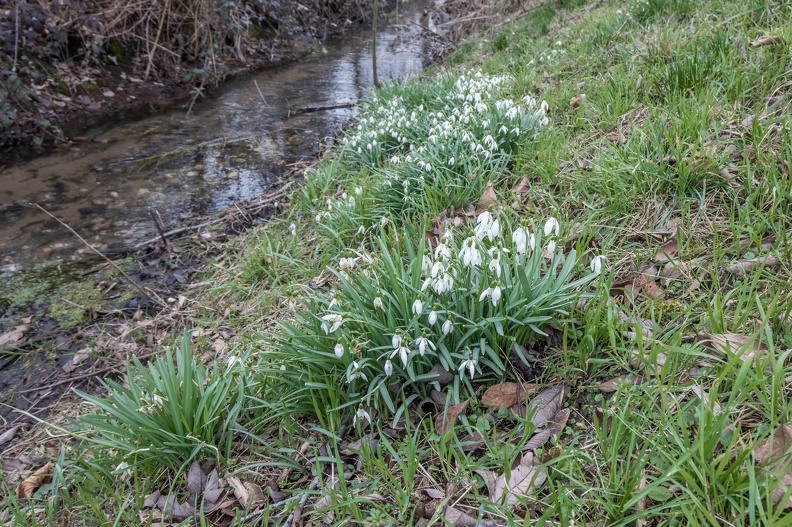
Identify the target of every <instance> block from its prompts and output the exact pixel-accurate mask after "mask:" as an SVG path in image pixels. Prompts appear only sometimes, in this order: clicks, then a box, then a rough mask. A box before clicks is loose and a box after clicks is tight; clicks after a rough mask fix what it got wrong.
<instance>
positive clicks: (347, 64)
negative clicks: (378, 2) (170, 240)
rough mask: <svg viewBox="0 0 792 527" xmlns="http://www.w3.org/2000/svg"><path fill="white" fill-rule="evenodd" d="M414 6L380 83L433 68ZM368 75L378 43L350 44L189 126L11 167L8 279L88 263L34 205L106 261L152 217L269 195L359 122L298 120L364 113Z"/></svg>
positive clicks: (162, 119) (387, 38)
mask: <svg viewBox="0 0 792 527" xmlns="http://www.w3.org/2000/svg"><path fill="white" fill-rule="evenodd" d="M409 5H410V8H409V9H406V10H405V6H404V5H402V6H401V9H402V11H403V12H402V13H396V14H395V15H392V16H391V21H390V23H389V24H387V25H385V26H384V27H382V29H381V30H380V32H379V34H378V38H377V66H378V67H377V69H378V76H379V78H380V80H381V81H386V80H402V79H404V78H406V77H407V76H409V75H410V74H411V73H413V72H416V71H418V70H420V69H421V67H422V62H423V61H424V60H425V59H426V58H427V56H428V53H429V48H430V40H429V39H427V38H426V37H425V36H423V30H422V28H421V27H420V24H421V22H420V17H421V11H422V7H423V6H424V5H425V2H411V3H410V4H409ZM371 70H372V68H371V34H370V32H361V33H358V34H353V35H347V36H344V37H340V38H338V39H335V40H333V41H331V42H326V43H325V45H324V49H323V50H322V51H321V52H317V53H316V54H314V55H313V56H311V57H309V58H307V59H305V60H302V61H300V62H298V63H295V64H292V65H290V66H287V67H283V68H279V69H275V70H268V71H263V72H260V73H257V74H254V75H251V76H248V77H245V78H241V79H238V80H235V81H233V82H231V83H229V84H228V85H227V86H226V87H225V88H224V89H223V90H222V92H221V93H220V94H218V95H217V96H215V97H213V98H212V99H211V100H208V101H205V102H201V103H198V104H196V105H195V106H194V107H193V109H192V112H190V114H189V115H187V113H186V111H185V110H184V109H181V110H174V111H173V112H170V113H167V114H164V115H156V116H152V117H147V118H144V119H141V120H137V121H134V122H127V123H122V124H117V125H109V126H104V127H100V128H96V129H93V130H91V131H90V132H89V133H88V134H86V135H87V136H88V140H87V141H85V142H83V143H80V144H78V145H74V146H72V147H70V148H69V149H67V150H64V151H61V152H56V153H52V154H50V155H46V156H42V157H39V158H36V159H33V160H30V161H27V162H24V163H21V164H17V165H14V166H11V167H10V168H8V169H6V170H4V171H3V172H2V173H0V275H2V274H3V273H8V272H14V271H17V270H20V269H25V268H28V267H30V266H32V265H34V264H36V263H41V262H43V261H47V260H52V259H56V258H57V259H64V260H70V259H74V258H79V257H80V255H81V254H82V253H84V252H86V251H88V249H87V248H86V247H85V246H84V245H83V244H82V243H81V242H80V241H79V240H78V239H77V238H76V237H75V236H73V235H72V234H71V233H69V232H68V231H67V230H66V229H65V228H64V227H62V226H61V225H60V224H58V223H57V222H56V221H54V220H52V219H50V218H49V217H48V216H46V215H45V214H44V213H43V212H41V211H40V210H39V209H37V208H35V207H34V206H32V205H31V204H32V203H38V204H40V205H41V206H42V207H43V208H45V209H47V210H48V211H50V212H51V213H52V214H54V215H55V216H57V217H58V218H60V219H62V220H63V221H65V222H66V223H67V224H69V225H70V226H71V227H72V228H74V229H75V230H76V231H77V232H79V233H80V234H81V235H82V236H83V237H84V238H85V239H86V240H88V241H89V242H90V243H91V244H92V245H94V246H96V247H98V248H103V249H104V248H112V247H128V246H130V245H132V244H134V243H136V242H140V241H142V240H145V239H147V238H150V237H151V236H152V235H156V231H155V227H154V225H153V222H152V220H151V217H150V215H149V211H150V210H156V211H158V212H159V213H160V215H161V217H162V220H163V222H164V224H165V226H166V228H172V227H174V226H176V225H177V224H178V223H179V222H181V221H184V220H187V219H190V218H195V217H196V216H205V215H209V214H212V213H215V212H218V211H220V210H222V209H224V208H225V207H227V206H229V205H231V204H233V203H234V202H236V201H239V200H246V199H251V198H254V197H256V196H257V195H259V194H261V193H262V192H266V191H267V190H268V189H269V188H270V187H271V186H272V185H274V184H275V182H277V180H278V179H279V178H280V177H281V176H282V175H283V174H284V173H285V172H286V171H287V169H288V167H289V166H290V165H292V164H293V163H296V162H299V161H301V160H305V159H310V158H313V157H315V156H316V154H317V152H318V146H319V144H320V142H321V141H322V140H323V139H325V138H326V137H328V136H329V135H331V134H332V133H333V132H334V131H336V130H338V129H339V128H340V127H341V126H342V125H343V124H344V123H345V122H347V121H349V120H350V118H351V117H352V116H353V114H354V111H355V110H354V109H353V108H339V109H332V110H324V111H317V112H310V113H303V114H300V115H295V114H294V110H295V109H299V108H304V107H309V106H329V105H338V104H340V103H348V102H352V103H354V102H357V101H359V100H360V99H361V98H362V97H363V96H364V95H365V92H366V89H367V88H368V87H369V86H371V84H372V71H371Z"/></svg>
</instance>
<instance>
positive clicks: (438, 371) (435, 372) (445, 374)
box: [424, 364, 454, 384]
mask: <svg viewBox="0 0 792 527" xmlns="http://www.w3.org/2000/svg"><path fill="white" fill-rule="evenodd" d="M453 380H454V374H453V373H450V372H449V371H448V370H446V369H445V368H443V367H442V366H441V365H439V364H435V365H434V366H433V367H432V369H431V370H429V373H427V374H426V377H425V378H424V382H439V383H440V384H448V383H449V382H451V381H453Z"/></svg>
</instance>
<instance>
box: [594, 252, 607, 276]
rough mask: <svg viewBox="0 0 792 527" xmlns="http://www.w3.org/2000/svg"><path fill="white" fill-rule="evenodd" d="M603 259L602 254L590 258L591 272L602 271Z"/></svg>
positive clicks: (598, 272)
mask: <svg viewBox="0 0 792 527" xmlns="http://www.w3.org/2000/svg"><path fill="white" fill-rule="evenodd" d="M604 261H605V257H604V256H603V255H599V256H595V257H594V258H592V259H591V272H593V273H594V274H600V273H601V272H602V262H604Z"/></svg>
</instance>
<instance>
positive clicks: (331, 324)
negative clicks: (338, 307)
mask: <svg viewBox="0 0 792 527" xmlns="http://www.w3.org/2000/svg"><path fill="white" fill-rule="evenodd" d="M322 320H323V322H322V330H323V331H324V332H325V334H330V333H333V332H334V331H335V330H337V329H338V328H340V327H341V324H343V323H344V318H343V317H342V316H341V315H339V314H337V313H330V314H329V315H325V316H323V317H322Z"/></svg>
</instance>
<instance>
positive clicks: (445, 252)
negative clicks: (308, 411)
mask: <svg viewBox="0 0 792 527" xmlns="http://www.w3.org/2000/svg"><path fill="white" fill-rule="evenodd" d="M441 256H442V257H443V258H451V249H450V248H449V247H448V245H446V244H445V243H441V244H439V245H438V246H437V248H436V249H435V258H437V259H439V258H440V257H441Z"/></svg>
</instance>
